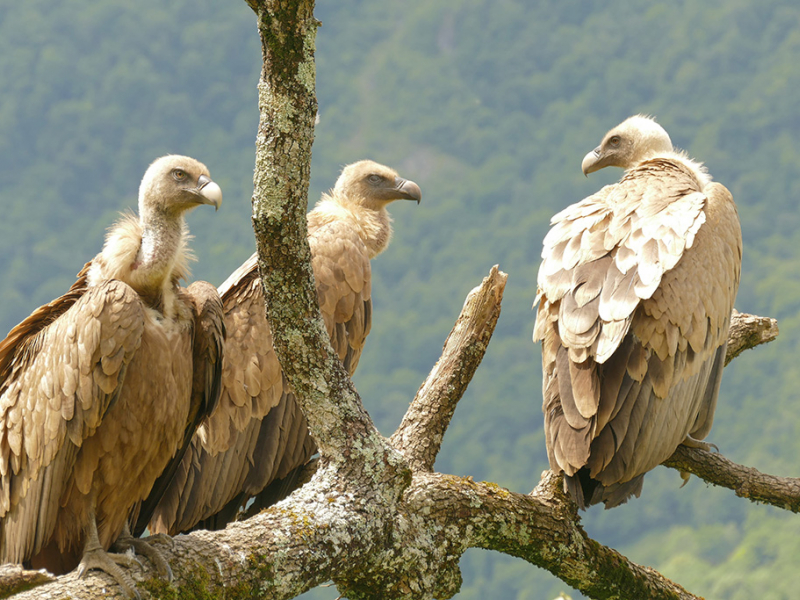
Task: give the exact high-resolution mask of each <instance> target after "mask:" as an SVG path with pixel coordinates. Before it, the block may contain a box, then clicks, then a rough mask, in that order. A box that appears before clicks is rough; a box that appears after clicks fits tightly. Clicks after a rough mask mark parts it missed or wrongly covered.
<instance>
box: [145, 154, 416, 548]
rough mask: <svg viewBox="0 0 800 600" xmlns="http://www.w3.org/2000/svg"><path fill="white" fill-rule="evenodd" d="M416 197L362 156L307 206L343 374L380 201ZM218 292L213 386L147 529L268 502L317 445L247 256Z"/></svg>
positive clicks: (357, 342)
mask: <svg viewBox="0 0 800 600" xmlns="http://www.w3.org/2000/svg"><path fill="white" fill-rule="evenodd" d="M420 198H421V192H420V189H419V186H417V184H416V183H414V182H412V181H407V180H405V179H402V178H401V177H399V176H398V175H397V173H396V172H395V171H393V170H392V169H390V168H388V167H385V166H383V165H379V164H377V163H374V162H372V161H368V160H364V161H360V162H357V163H354V164H351V165H349V166H347V167H345V168H344V170H343V171H342V174H341V176H340V177H339V179H338V180H337V182H336V186H335V187H334V188H333V190H331V191H330V192H329V193H328V194H323V195H322V199H321V200H320V201H319V203H318V204H317V206H316V207H315V208H314V210H313V211H311V212H310V213H309V214H308V239H309V244H310V246H311V254H312V266H313V269H314V275H315V279H316V285H317V294H318V296H319V303H320V309H321V311H322V316H323V318H324V320H325V325H326V327H327V330H328V334H329V335H330V338H331V343H332V345H333V348H334V350H336V352H337V353H338V355H339V358H340V359H341V360H342V362H343V363H344V366H345V368H346V369H347V370H348V371H349V372H350V373H351V374H352V373H353V372H354V371H355V369H356V366H357V364H358V359H359V356H360V355H361V350H362V348H363V346H364V341H365V339H366V337H367V334H368V333H369V330H370V324H371V315H372V300H371V295H370V280H371V271H370V259H372V258H374V257H375V256H377V255H378V254H380V253H381V252H382V251H383V250H384V249H385V248H386V247H387V246H388V244H389V239H390V237H391V234H392V228H391V217H390V216H389V213H388V212H387V210H386V207H387V205H388V204H389V203H390V202H392V201H394V200H400V199H408V200H416V201H417V202H419V200H420ZM219 291H220V295H221V296H222V300H223V304H224V307H225V327H226V330H227V336H228V337H227V340H226V342H225V352H224V359H223V371H222V394H221V397H220V401H219V404H218V406H217V410H216V412H215V413H214V414H213V415H212V417H211V418H210V419H208V420H206V421H205V422H204V423H203V425H202V426H201V427H200V429H198V432H197V433H196V434H195V437H194V439H193V440H192V443H191V445H190V447H189V450H188V451H187V452H186V455H185V456H184V458H183V462H182V463H181V465H180V467H179V468H178V469H177V471H176V476H175V478H174V480H173V481H172V485H171V486H170V487H169V489H168V490H167V493H166V494H165V495H164V496H163V498H161V500H160V502H159V503H158V506H157V507H156V508H155V511H154V513H153V516H152V519H151V520H150V521H149V528H150V531H152V532H166V533H171V534H175V533H178V532H181V531H188V530H190V529H192V528H208V529H215V528H220V527H223V526H224V525H225V524H226V523H227V522H230V521H232V520H234V519H235V518H236V516H237V514H238V513H239V510H240V509H241V508H243V507H244V506H245V505H246V504H247V503H248V502H249V500H250V499H253V498H255V501H256V504H255V506H266V505H269V504H270V503H271V502H274V501H275V500H276V499H280V497H282V496H283V495H285V494H286V493H287V492H288V491H291V489H292V487H293V486H294V485H295V482H294V481H293V479H292V476H293V475H295V474H296V473H297V471H298V470H299V468H300V467H302V466H303V465H304V464H305V463H306V462H307V461H308V460H309V458H310V457H311V456H312V455H313V454H314V453H315V452H316V447H315V444H314V441H313V440H312V439H311V437H310V435H309V432H308V429H307V427H306V421H305V417H304V416H303V413H302V412H301V411H300V406H299V404H298V403H297V400H296V399H295V397H294V395H293V393H292V391H291V389H290V388H289V385H288V382H287V380H286V377H285V376H284V375H283V373H282V371H281V367H280V364H279V363H278V358H277V356H276V355H275V350H274V348H273V346H272V335H271V332H270V328H269V324H268V323H267V320H266V317H265V307H264V297H263V295H262V292H261V281H260V278H259V275H258V266H257V264H256V256H255V255H253V256H252V257H250V259H249V260H247V261H246V262H245V263H244V264H243V265H242V266H241V267H239V268H238V269H237V270H236V271H235V272H234V273H233V274H232V275H231V276H230V277H229V278H228V280H227V281H226V282H225V283H223V284H222V286H221V287H220V290H219ZM287 479H288V481H287ZM147 513H148V511H147V510H146V509H145V508H143V510H142V515H141V517H140V521H139V523H138V525H137V527H136V531H137V532H139V531H142V530H143V529H144V526H145V525H146V524H147V521H143V519H142V517H144V518H146V517H147V516H148V514H147Z"/></svg>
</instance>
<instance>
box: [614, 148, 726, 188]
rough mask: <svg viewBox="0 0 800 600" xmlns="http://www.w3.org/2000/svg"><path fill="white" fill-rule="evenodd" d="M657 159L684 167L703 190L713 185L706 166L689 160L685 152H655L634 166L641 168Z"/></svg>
mask: <svg viewBox="0 0 800 600" xmlns="http://www.w3.org/2000/svg"><path fill="white" fill-rule="evenodd" d="M657 159H664V160H670V161H672V162H675V163H678V164H680V165H683V166H684V167H685V168H686V169H688V170H689V171H690V172H691V173H692V175H693V176H694V177H695V179H697V182H698V183H699V184H700V189H701V190H702V189H704V188H705V187H706V186H707V185H708V184H709V183H711V175H709V174H708V169H706V167H705V165H703V163H701V162H699V161H696V160H694V159H692V158H689V155H688V154H686V152H684V151H677V150H670V151H668V152H655V153H653V154H652V155H649V156H647V157H645V158H643V159H642V160H640V161H639V162H637V163H636V164H635V165H633V167H634V168H635V167H639V166H641V165H643V164H645V163H646V162H648V161H650V160H657ZM630 170H631V169H630V168H628V169H626V171H630Z"/></svg>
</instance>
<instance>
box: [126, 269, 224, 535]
mask: <svg viewBox="0 0 800 600" xmlns="http://www.w3.org/2000/svg"><path fill="white" fill-rule="evenodd" d="M182 293H183V296H184V298H185V299H186V300H187V301H188V303H189V304H190V305H191V306H192V309H193V313H194V339H193V345H192V366H193V376H192V395H191V405H190V408H189V414H188V415H187V419H186V427H185V429H184V436H183V441H182V442H181V445H180V447H179V448H178V451H177V452H176V453H175V456H174V457H173V458H172V460H170V462H169V464H168V465H167V467H166V468H165V469H164V472H163V473H162V474H161V475H160V476H159V478H158V479H157V480H156V482H155V484H154V485H153V489H152V491H151V492H150V495H149V496H148V497H147V499H146V500H145V501H144V502H143V503H142V505H141V507H140V510H139V512H138V518H136V519H135V523H136V524H135V526H134V528H133V530H134V535H136V536H139V535H141V534H142V533H143V532H144V530H145V528H146V527H147V524H148V522H149V521H150V518H151V517H152V515H153V512H154V511H155V509H156V506H157V505H158V503H159V501H160V500H161V498H162V497H163V496H164V493H165V492H166V490H167V488H168V487H169V484H170V482H171V481H172V480H173V478H174V477H175V475H176V472H177V471H178V469H179V468H180V465H181V462H182V460H183V457H184V455H185V454H186V451H187V449H188V448H189V444H190V443H191V441H192V437H193V436H194V433H195V431H197V428H198V427H199V426H200V424H201V423H202V422H203V420H204V419H206V418H207V417H208V416H209V415H211V413H212V412H213V411H214V409H215V408H216V406H217V403H218V402H219V397H220V392H221V390H222V352H223V346H224V343H225V322H224V321H225V316H224V314H223V309H222V300H221V299H220V297H219V294H218V293H217V288H215V287H214V286H213V285H211V284H210V283H208V282H205V281H196V282H194V283H193V284H192V285H190V286H189V289H188V290H182ZM135 512H136V511H135V510H134V514H133V515H132V516H133V517H136V515H135ZM132 520H133V519H132Z"/></svg>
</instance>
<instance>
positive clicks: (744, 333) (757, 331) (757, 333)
mask: <svg viewBox="0 0 800 600" xmlns="http://www.w3.org/2000/svg"><path fill="white" fill-rule="evenodd" d="M778 333H779V332H778V321H776V320H775V319H771V318H770V317H759V316H756V315H748V314H747V313H740V312H739V311H738V310H735V309H734V311H733V314H732V315H731V328H730V331H729V332H728V352H727V354H726V355H725V364H726V365H727V364H728V363H729V362H731V361H732V360H733V359H734V358H736V357H737V356H739V355H740V354H741V353H742V352H744V351H745V350H748V349H750V348H755V347H756V346H759V345H761V344H766V343H767V342H771V341H772V340H774V339H775V338H777V337H778Z"/></svg>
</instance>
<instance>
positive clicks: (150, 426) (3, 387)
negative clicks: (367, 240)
mask: <svg viewBox="0 0 800 600" xmlns="http://www.w3.org/2000/svg"><path fill="white" fill-rule="evenodd" d="M221 201H222V191H221V190H220V188H219V186H218V185H217V184H216V183H214V182H213V181H212V180H211V179H210V176H209V173H208V169H206V167H205V166H204V165H203V164H201V163H199V162H198V161H196V160H194V159H192V158H188V157H185V156H165V157H162V158H160V159H158V160H156V161H155V162H154V163H153V164H152V165H150V167H149V168H148V169H147V172H146V173H145V175H144V178H143V179H142V183H141V187H140V189H139V216H138V218H137V217H135V216H134V215H132V214H129V215H126V216H123V217H122V219H121V220H120V221H119V222H117V223H116V225H114V226H113V227H112V228H111V229H110V230H109V233H108V235H107V237H106V242H105V246H104V247H103V251H102V252H101V253H100V254H98V255H97V256H96V257H95V258H94V259H93V260H92V261H91V262H89V263H87V264H86V266H85V267H84V269H83V270H82V271H81V272H80V273H79V275H78V280H77V281H76V282H75V284H74V285H73V286H72V287H71V288H70V290H69V291H68V292H67V293H66V294H65V295H63V296H61V297H60V298H58V299H56V300H54V301H53V302H51V303H50V304H47V305H45V306H42V307H40V308H39V309H37V310H36V311H35V312H34V313H33V314H31V315H30V316H29V317H28V318H27V319H25V320H24V321H23V322H22V323H20V324H19V325H17V326H16V327H15V328H14V329H12V330H11V332H10V333H9V335H8V337H6V339H5V340H4V341H2V343H0V562H13V563H26V564H28V565H30V566H33V567H35V568H39V567H44V568H47V569H48V570H50V571H53V572H55V573H63V572H66V571H69V570H71V569H73V568H75V566H78V565H79V570H80V572H81V573H83V572H85V571H86V569H90V568H99V569H102V570H104V571H106V572H107V573H109V574H110V575H112V576H113V577H114V578H115V579H116V580H117V581H118V582H119V583H120V585H121V586H122V587H123V589H124V590H125V592H126V593H127V595H129V596H135V597H138V593H137V591H136V589H135V587H134V584H133V581H132V579H131V578H130V576H129V575H128V574H127V573H125V571H123V570H122V569H121V568H120V567H119V565H118V564H117V563H122V564H126V563H130V560H131V559H130V558H129V557H127V556H126V555H113V554H108V553H107V552H106V551H107V550H108V549H109V548H110V547H111V546H112V544H114V543H115V542H117V544H118V546H119V547H120V549H124V548H129V547H131V546H133V547H134V548H135V549H136V550H138V551H140V552H142V553H144V554H147V555H148V556H149V557H150V558H152V559H153V560H154V562H156V564H157V566H158V567H159V569H160V570H161V571H162V574H165V575H167V576H169V575H170V572H169V566H168V565H167V564H166V562H165V561H164V560H163V558H161V556H160V554H158V552H156V551H155V549H154V548H151V547H150V546H148V545H147V543H146V542H144V541H142V540H132V539H131V538H130V535H129V534H128V535H122V536H121V534H123V532H125V533H127V520H128V516H129V513H130V512H131V510H132V509H134V508H135V505H136V504H137V503H138V502H141V501H142V500H143V499H145V498H146V497H147V495H148V494H149V493H150V491H151V488H152V486H153V482H154V481H155V480H156V478H157V477H158V475H159V474H160V473H161V472H162V471H163V470H164V468H165V466H166V465H167V463H168V462H169V460H170V458H171V457H172V456H173V455H175V454H176V451H178V450H179V447H180V446H181V444H182V443H183V441H184V438H187V439H188V436H186V430H187V429H188V428H191V427H192V424H193V423H194V422H195V421H196V420H197V419H198V415H200V414H204V413H205V412H207V411H208V410H210V409H211V407H212V405H213V403H214V402H215V399H216V398H215V396H216V397H218V394H219V371H220V368H221V363H220V366H217V365H216V364H214V363H215V361H218V360H220V359H221V352H222V343H223V339H222V327H223V320H222V319H223V317H222V303H221V301H220V299H219V296H218V294H217V292H216V289H215V288H214V287H213V286H211V285H210V284H207V283H205V282H197V283H195V284H193V285H192V286H191V287H190V288H189V289H188V290H186V289H182V288H180V287H179V286H178V281H179V280H180V279H181V278H184V277H185V276H186V275H187V274H188V269H187V262H188V261H189V260H190V259H191V258H192V256H191V253H190V251H189V249H188V248H187V241H188V238H189V234H188V229H187V227H186V224H185V221H184V215H185V214H186V213H187V212H188V211H189V210H190V209H192V208H194V207H196V206H199V205H201V204H209V205H212V206H214V207H217V208H218V207H219V205H220V203H221ZM214 373H216V377H215V376H214ZM197 374H203V376H202V377H199V376H197ZM79 561H80V562H79Z"/></svg>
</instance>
